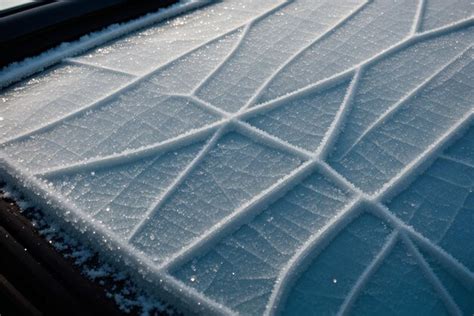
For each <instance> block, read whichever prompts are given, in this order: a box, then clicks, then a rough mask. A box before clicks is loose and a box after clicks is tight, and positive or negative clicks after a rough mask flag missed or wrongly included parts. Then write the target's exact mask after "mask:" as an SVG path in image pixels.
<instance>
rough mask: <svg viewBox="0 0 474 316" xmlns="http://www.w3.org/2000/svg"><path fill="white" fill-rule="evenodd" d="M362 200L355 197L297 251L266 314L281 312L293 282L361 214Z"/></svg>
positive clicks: (274, 290) (275, 291) (280, 278)
mask: <svg viewBox="0 0 474 316" xmlns="http://www.w3.org/2000/svg"><path fill="white" fill-rule="evenodd" d="M362 201H363V199H361V198H360V197H357V198H355V199H354V200H353V201H352V202H351V203H350V204H348V205H347V206H346V207H345V208H343V209H342V210H341V211H340V212H339V213H338V214H336V215H335V216H334V217H333V218H331V220H330V221H329V222H328V223H327V224H326V225H324V227H323V228H321V229H320V230H318V231H317V232H316V233H314V234H313V235H312V236H311V237H310V238H309V239H308V240H307V241H306V242H305V243H304V244H303V245H302V246H301V247H300V248H299V249H298V250H297V251H296V253H295V254H294V255H293V257H291V259H290V260H289V261H288V263H287V264H286V265H285V267H284V268H283V269H282V270H281V271H280V274H279V276H278V278H277V281H276V283H275V286H274V288H273V290H272V294H271V296H270V299H269V301H268V303H267V306H266V309H265V313H264V315H266V316H268V315H275V314H278V313H279V311H280V309H281V308H282V305H283V303H284V300H285V299H286V296H287V295H288V291H289V290H290V289H291V287H292V284H293V283H294V282H296V280H297V279H298V277H299V276H300V274H301V272H302V271H303V270H304V269H305V267H306V266H307V265H309V263H310V261H311V259H312V258H314V257H316V256H318V255H319V253H320V252H321V251H322V250H324V248H325V247H326V246H327V245H328V244H329V243H330V242H331V240H332V239H334V238H335V237H336V236H337V234H338V233H339V232H340V231H341V230H342V229H344V227H346V226H347V225H349V223H351V222H352V221H353V220H354V219H355V218H356V217H357V216H358V215H359V214H360V207H359V206H360V204H361V203H362Z"/></svg>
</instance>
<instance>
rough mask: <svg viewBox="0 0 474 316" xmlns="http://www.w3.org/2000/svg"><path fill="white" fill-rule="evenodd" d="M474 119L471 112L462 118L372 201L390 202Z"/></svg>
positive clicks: (374, 195)
mask: <svg viewBox="0 0 474 316" xmlns="http://www.w3.org/2000/svg"><path fill="white" fill-rule="evenodd" d="M473 118H474V112H470V113H468V114H467V115H465V116H464V117H463V118H461V120H459V121H458V122H457V123H456V124H454V125H453V126H451V128H449V129H448V130H447V131H446V132H445V133H444V134H443V135H441V137H440V138H438V140H436V142H434V143H433V144H431V145H430V146H429V147H428V148H427V149H426V150H425V151H424V152H423V153H421V154H420V155H419V156H418V157H417V158H415V159H414V160H412V161H411V162H410V163H409V164H407V165H406V166H405V167H404V168H403V169H402V170H400V172H399V173H398V174H397V175H396V176H394V177H393V178H392V179H391V180H390V181H388V182H387V183H385V184H384V185H383V187H382V188H381V189H380V190H379V191H377V192H376V193H374V194H373V195H372V196H371V197H370V199H371V200H372V201H374V202H380V201H382V200H388V199H390V198H391V197H392V196H393V195H395V194H396V193H397V192H399V191H400V190H402V189H403V188H404V187H405V186H406V185H407V183H409V182H411V180H412V179H410V178H411V177H414V176H416V175H417V174H419V171H420V169H424V168H426V167H427V166H428V165H429V164H430V162H432V161H433V160H434V159H436V156H437V154H438V153H439V152H441V151H442V150H443V149H445V148H446V146H448V145H449V144H450V143H451V142H453V141H454V140H455V139H456V138H457V136H458V135H460V134H462V133H463V132H464V131H465V130H466V129H467V128H468V127H469V126H470V125H471V124H472V121H473Z"/></svg>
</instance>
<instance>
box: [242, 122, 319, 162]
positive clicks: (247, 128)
mask: <svg viewBox="0 0 474 316" xmlns="http://www.w3.org/2000/svg"><path fill="white" fill-rule="evenodd" d="M234 125H235V128H236V129H237V130H238V131H239V132H240V133H242V134H244V135H246V136H248V137H250V138H251V139H258V140H260V141H261V142H262V143H264V144H265V145H268V146H270V147H276V148H278V149H281V150H283V151H286V152H287V153H290V154H292V155H295V156H298V157H300V158H302V159H304V160H310V159H313V158H314V154H313V153H312V152H310V151H307V150H305V149H303V148H300V147H298V146H294V145H292V144H290V143H288V142H286V141H284V140H282V139H280V138H278V137H275V136H273V135H270V134H268V133H267V132H265V131H262V130H261V129H258V128H256V127H255V126H252V125H250V124H248V123H246V122H242V121H239V120H235V121H234Z"/></svg>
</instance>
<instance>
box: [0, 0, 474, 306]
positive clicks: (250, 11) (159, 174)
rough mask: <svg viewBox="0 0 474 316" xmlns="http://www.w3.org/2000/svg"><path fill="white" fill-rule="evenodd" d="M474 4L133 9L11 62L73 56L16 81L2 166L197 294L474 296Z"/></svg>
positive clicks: (107, 240) (130, 263) (153, 276)
mask: <svg viewBox="0 0 474 316" xmlns="http://www.w3.org/2000/svg"><path fill="white" fill-rule="evenodd" d="M473 15H474V7H473V6H472V2H470V1H461V0H459V1H449V2H445V1H438V0H419V1H412V0H409V1H408V0H405V1H392V0H373V1H362V0H361V1H352V0H351V1H345V0H337V1H322V0H321V1H314V0H311V1H309V0H295V1H279V2H278V1H270V0H268V1H250V0H248V1H247V0H232V1H224V2H219V3H215V4H212V5H209V6H207V7H205V8H202V9H199V10H196V11H193V12H191V13H188V14H185V15H182V16H180V17H177V18H175V19H170V20H169V21H167V22H165V23H161V24H155V25H152V26H149V27H147V28H145V29H141V30H137V28H138V26H140V25H142V24H141V23H142V22H140V21H141V20H138V21H134V22H132V23H135V24H133V25H135V26H133V25H132V24H130V25H132V26H130V25H128V26H127V24H126V25H124V26H122V28H123V29H128V30H130V29H135V30H136V32H134V33H131V34H129V35H126V36H122V37H120V38H118V39H114V40H113V41H110V42H108V43H105V44H103V43H102V44H100V45H99V46H98V47H96V48H93V49H90V50H89V51H87V52H85V53H84V54H82V55H77V53H78V52H82V51H85V50H87V49H89V48H90V47H91V46H88V45H89V44H87V43H88V42H84V41H81V42H79V43H77V44H72V46H73V47H74V48H73V49H72V48H71V49H69V51H68V50H65V51H61V53H60V54H59V53H58V54H56V55H55V56H56V57H55V58H56V59H54V58H53V59H48V58H46V59H47V60H46V61H41V60H42V59H41V58H40V59H38V60H37V61H36V62H34V63H32V64H31V65H29V64H25V65H23V66H21V67H23V68H21V67H20V68H21V69H22V70H21V71H18V69H17V68H12V70H8V69H7V70H5V72H4V73H3V74H4V76H5V77H4V80H1V81H0V82H2V83H4V82H8V81H9V80H12V79H11V78H17V79H18V78H20V77H22V76H23V74H24V73H31V72H33V71H34V70H33V68H34V67H36V66H38V64H39V65H43V66H47V65H49V64H50V63H52V62H55V61H58V63H57V64H55V65H54V66H53V67H51V68H48V69H46V70H44V71H42V72H41V73H40V74H37V75H35V76H32V77H30V78H28V79H26V80H23V81H19V82H17V83H15V84H14V85H11V86H9V87H8V88H6V89H4V90H3V91H2V92H1V99H0V100H1V102H0V122H1V130H0V142H1V145H0V175H1V176H2V178H4V180H5V181H7V182H8V183H9V184H10V185H14V186H16V187H17V188H19V189H20V190H21V191H22V192H23V193H24V194H25V195H26V196H27V197H29V199H30V200H31V201H32V202H33V203H34V205H36V206H39V207H42V208H44V209H45V211H46V212H48V213H49V214H50V215H51V216H55V217H56V219H58V220H59V223H62V224H61V225H63V226H64V228H65V229H68V230H69V231H70V232H73V233H74V232H75V233H76V234H77V235H78V237H79V238H81V239H82V240H84V241H86V242H87V243H88V244H92V245H95V247H96V249H97V250H98V251H99V252H101V254H102V255H104V256H105V257H107V258H109V259H110V262H111V263H113V264H114V265H116V266H118V267H122V268H123V269H126V270H127V271H128V272H129V274H131V275H133V276H134V278H135V281H136V282H137V284H140V286H141V287H143V289H146V290H147V291H148V292H149V293H152V295H157V296H159V297H164V298H169V299H170V301H173V302H179V303H177V305H178V307H180V308H182V309H183V310H185V311H186V310H192V311H198V312H201V313H211V312H212V313H221V314H231V313H241V314H265V315H269V314H275V313H282V314H293V315H294V314H341V315H342V314H350V313H352V314H363V315H367V314H386V313H394V314H400V313H401V314H414V313H418V314H454V315H459V314H472V313H473V312H474V310H473V309H474V306H473V304H472V299H469V298H470V297H471V298H472V295H473V290H472V289H473V288H474V272H473V271H474V261H473V258H474V246H473V245H471V244H470V243H469V241H470V240H474V235H473V230H472V227H473V225H474V217H473V213H474V208H473V205H474V173H473V171H474V129H473V127H472V122H473V116H474V114H473V113H474V104H473V100H474V75H473V74H474V58H473V57H474V49H473V47H472V45H473V42H474V16H473ZM147 21H150V18H148V20H147ZM114 30H115V29H111V30H109V31H104V33H101V34H100V35H98V37H99V38H101V39H102V40H103V41H105V40H109V39H112V37H109V35H108V34H109V33H107V32H115V31H114ZM74 45H76V46H74ZM68 52H69V53H68ZM72 53H74V54H76V56H73V57H71V56H70V55H71V54H72ZM58 56H59V57H58ZM42 58H43V59H44V58H45V57H42ZM9 71H10V72H9ZM15 76H16V77H15ZM91 273H98V272H97V271H96V272H94V271H92V272H91ZM400 301H404V302H406V304H403V306H400V305H399V304H398V303H399V302H400Z"/></svg>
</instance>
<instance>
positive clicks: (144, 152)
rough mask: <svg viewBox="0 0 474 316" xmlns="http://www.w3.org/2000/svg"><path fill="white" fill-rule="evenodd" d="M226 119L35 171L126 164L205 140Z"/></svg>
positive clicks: (52, 172) (44, 172)
mask: <svg viewBox="0 0 474 316" xmlns="http://www.w3.org/2000/svg"><path fill="white" fill-rule="evenodd" d="M225 122H226V120H221V121H217V122H214V123H212V124H208V125H205V126H203V127H201V128H197V129H194V130H191V131H189V132H187V133H184V134H181V135H179V136H176V137H174V138H170V139H167V140H165V141H163V142H160V143H157V144H153V145H150V146H145V147H141V148H138V149H134V150H126V151H124V152H121V153H119V154H113V155H108V156H103V157H97V158H92V159H89V160H85V161H80V162H77V163H73V164H70V165H64V166H59V167H56V168H50V169H46V170H42V171H38V172H36V173H35V175H36V176H56V175H62V174H66V173H70V172H79V171H81V170H87V169H90V168H101V167H111V166H115V165H120V164H124V163H126V162H130V161H134V160H137V159H142V158H145V157H148V156H151V155H154V154H158V153H160V154H163V153H166V152H169V151H171V150H175V149H179V148H182V147H184V146H186V145H190V144H193V143H196V142H198V141H201V140H204V139H206V138H207V137H209V135H211V134H212V133H213V132H214V131H215V130H217V129H218V128H219V127H220V126H221V125H223V124H225Z"/></svg>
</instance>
